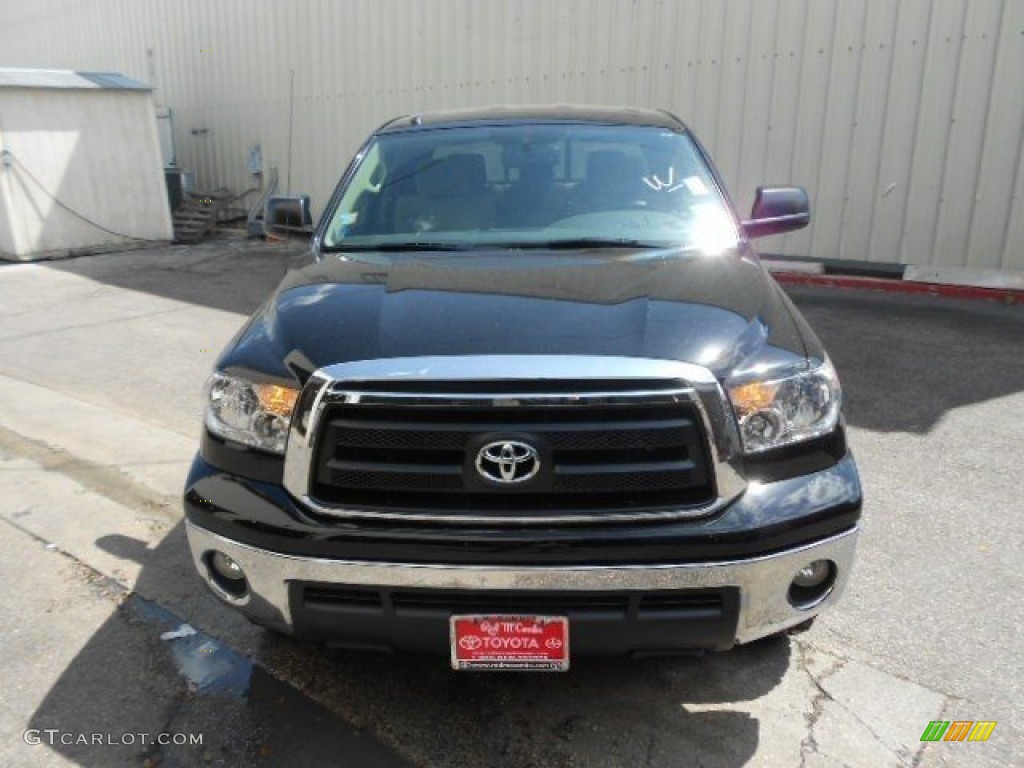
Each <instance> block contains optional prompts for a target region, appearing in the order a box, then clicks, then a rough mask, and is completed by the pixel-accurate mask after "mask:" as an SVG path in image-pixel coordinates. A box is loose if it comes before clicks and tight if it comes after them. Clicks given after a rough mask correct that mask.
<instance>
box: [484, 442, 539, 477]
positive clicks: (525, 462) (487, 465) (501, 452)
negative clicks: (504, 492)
mask: <svg viewBox="0 0 1024 768" xmlns="http://www.w3.org/2000/svg"><path fill="white" fill-rule="evenodd" d="M476 471H477V472H479V473H480V476H481V477H484V478H486V479H488V480H491V481H492V482H495V483H502V484H505V485H512V484H514V483H523V482H526V481H527V480H529V479H530V478H531V477H534V476H535V475H536V474H537V473H538V472H540V455H539V454H538V453H537V449H536V448H534V447H533V446H532V445H530V444H528V443H520V442H518V441H516V440H497V441H495V442H493V443H487V445H485V446H484V447H483V448H481V449H480V451H479V452H478V453H477V455H476Z"/></svg>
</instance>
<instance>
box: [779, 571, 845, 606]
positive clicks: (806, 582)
mask: <svg viewBox="0 0 1024 768" xmlns="http://www.w3.org/2000/svg"><path fill="white" fill-rule="evenodd" d="M836 573H837V569H836V564H835V563H833V562H832V561H831V560H813V561H811V562H809V563H807V565H805V566H804V567H803V568H801V569H800V570H799V571H797V572H796V574H795V575H794V576H793V581H792V583H791V584H790V585H789V595H788V597H789V603H790V605H792V606H793V607H794V608H797V609H799V610H803V611H806V610H808V609H810V608H813V607H814V606H816V605H817V604H818V603H820V602H821V601H822V600H824V599H825V598H826V597H828V595H829V593H830V592H831V591H832V587H833V586H834V585H835V583H836Z"/></svg>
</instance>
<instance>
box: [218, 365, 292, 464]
mask: <svg viewBox="0 0 1024 768" xmlns="http://www.w3.org/2000/svg"><path fill="white" fill-rule="evenodd" d="M206 393H207V397H206V418H205V421H206V428H207V429H209V430H210V431H211V432H212V433H213V434H215V435H219V436H220V437H223V438H226V439H228V440H234V441H236V442H239V443H244V444H245V445H251V446H253V447H254V448H261V449H262V450H264V451H270V452H271V453H284V445H285V440H286V439H287V437H288V426H289V424H290V423H291V418H292V410H293V409H294V408H295V401H296V400H297V399H298V397H299V390H297V389H293V388H292V387H282V386H279V385H277V384H257V383H255V382H252V381H247V380H245V379H240V378H238V377H235V376H228V375H226V374H223V373H215V374H213V376H211V377H210V380H209V381H208V382H207V384H206Z"/></svg>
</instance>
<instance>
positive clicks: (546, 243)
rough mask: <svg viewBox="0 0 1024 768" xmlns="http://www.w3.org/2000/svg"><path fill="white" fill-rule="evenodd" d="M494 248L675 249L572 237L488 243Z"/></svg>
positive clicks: (614, 239) (647, 243) (649, 243)
mask: <svg viewBox="0 0 1024 768" xmlns="http://www.w3.org/2000/svg"><path fill="white" fill-rule="evenodd" d="M488 245H489V246H490V247H492V248H523V249H527V248H529V249H534V250H552V251H559V250H575V249H577V248H674V247H677V246H675V245H672V244H666V243H655V242H652V241H650V240H636V239H634V238H629V237H571V238H564V239H559V240H526V241H523V242H508V243H493V244H492V243H488Z"/></svg>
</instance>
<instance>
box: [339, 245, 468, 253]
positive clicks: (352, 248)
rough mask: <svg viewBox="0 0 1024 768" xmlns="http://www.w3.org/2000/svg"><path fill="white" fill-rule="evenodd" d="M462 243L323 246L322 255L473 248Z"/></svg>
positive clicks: (463, 249)
mask: <svg viewBox="0 0 1024 768" xmlns="http://www.w3.org/2000/svg"><path fill="white" fill-rule="evenodd" d="M475 247H476V246H473V245H464V244H462V243H413V242H409V243H377V244H375V245H374V244H369V243H359V244H353V245H329V246H324V248H323V252H324V253H358V252H365V251H380V252H388V251H390V252H402V251H465V250H469V249H471V248H475Z"/></svg>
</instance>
